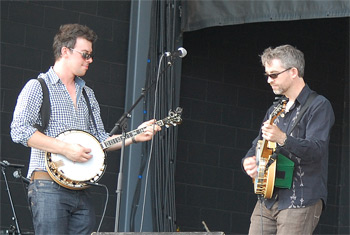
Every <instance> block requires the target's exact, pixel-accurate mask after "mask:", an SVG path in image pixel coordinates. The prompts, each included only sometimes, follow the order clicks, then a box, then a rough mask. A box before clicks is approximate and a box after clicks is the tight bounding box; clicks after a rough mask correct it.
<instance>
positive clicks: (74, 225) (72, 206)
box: [28, 180, 95, 235]
mask: <svg viewBox="0 0 350 235" xmlns="http://www.w3.org/2000/svg"><path fill="white" fill-rule="evenodd" d="M88 191H89V190H88V189H85V190H70V189H66V188H64V187H61V186H60V185H58V184H57V183H55V182H53V181H50V180H34V181H33V182H31V183H30V184H29V187H28V200H29V204H30V205H31V209H32V213H33V224H34V230H35V234H36V235H38V234H45V235H46V234H91V233H92V231H93V229H94V227H95V210H94V208H93V205H92V203H91V200H90V193H89V192H88Z"/></svg>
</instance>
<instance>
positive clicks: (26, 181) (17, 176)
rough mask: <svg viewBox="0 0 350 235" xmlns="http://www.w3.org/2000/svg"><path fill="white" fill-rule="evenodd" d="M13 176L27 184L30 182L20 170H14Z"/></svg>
mask: <svg viewBox="0 0 350 235" xmlns="http://www.w3.org/2000/svg"><path fill="white" fill-rule="evenodd" d="M13 177H15V178H16V179H22V180H23V182H25V183H27V184H29V183H30V180H29V179H28V178H26V177H23V176H22V173H21V170H15V171H14V172H13Z"/></svg>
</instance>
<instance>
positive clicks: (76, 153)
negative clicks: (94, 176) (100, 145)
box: [63, 143, 92, 162]
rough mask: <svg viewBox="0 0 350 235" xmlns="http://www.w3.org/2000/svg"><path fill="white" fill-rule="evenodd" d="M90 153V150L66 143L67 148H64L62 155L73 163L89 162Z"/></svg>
mask: <svg viewBox="0 0 350 235" xmlns="http://www.w3.org/2000/svg"><path fill="white" fill-rule="evenodd" d="M90 152H91V149H90V148H85V147H84V146H81V145H80V144H70V143H67V147H66V148H65V152H64V154H63V155H64V156H65V157H66V158H68V159H70V160H71V161H73V162H87V161H88V160H90V158H92V155H91V154H90Z"/></svg>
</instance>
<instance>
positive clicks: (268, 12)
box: [181, 0, 350, 32]
mask: <svg viewBox="0 0 350 235" xmlns="http://www.w3.org/2000/svg"><path fill="white" fill-rule="evenodd" d="M181 5H182V6H181V8H182V22H181V29H182V31H183V32H187V31H193V30H198V29H202V28H206V27H212V26H224V25H235V24H244V23H254V22H268V21H285V20H301V19H317V18H332V17H348V16H350V1H349V0H328V1H326V0H306V1H301V0H294V1H282V0H269V1H266V0H265V1H264V0H257V1H256V0H255V1H254V0H245V1H241V0H182V1H181Z"/></svg>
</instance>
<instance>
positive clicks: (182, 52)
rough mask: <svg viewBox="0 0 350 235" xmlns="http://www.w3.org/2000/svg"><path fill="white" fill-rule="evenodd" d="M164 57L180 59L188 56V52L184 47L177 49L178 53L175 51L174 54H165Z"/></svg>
mask: <svg viewBox="0 0 350 235" xmlns="http://www.w3.org/2000/svg"><path fill="white" fill-rule="evenodd" d="M164 55H165V56H166V57H169V56H171V57H177V56H178V57H180V58H184V57H185V56H186V55H187V51H186V49H185V48H183V47H179V49H177V51H173V52H165V53H164Z"/></svg>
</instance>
